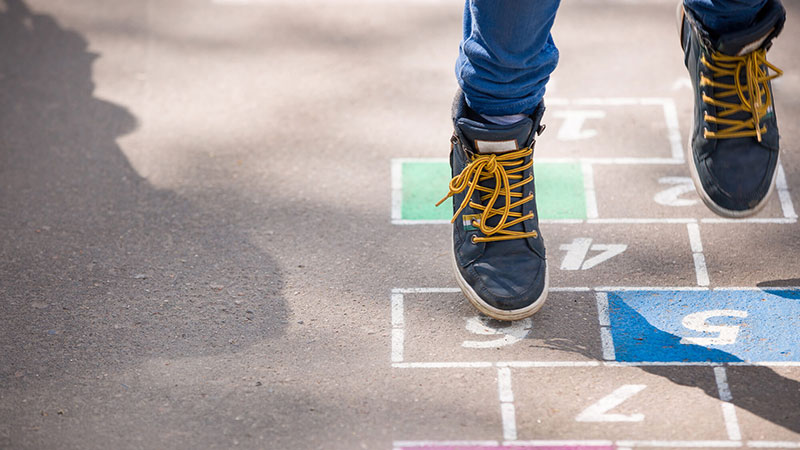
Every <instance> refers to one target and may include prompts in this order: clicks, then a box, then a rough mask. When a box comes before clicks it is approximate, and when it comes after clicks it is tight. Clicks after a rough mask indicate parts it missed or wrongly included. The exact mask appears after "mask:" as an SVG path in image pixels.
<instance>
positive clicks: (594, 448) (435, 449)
mask: <svg viewBox="0 0 800 450" xmlns="http://www.w3.org/2000/svg"><path fill="white" fill-rule="evenodd" d="M400 449H401V450H614V447H609V446H607V445H600V446H598V445H556V446H552V445H549V446H546V447H538V446H524V447H523V446H513V447H509V446H501V447H496V446H494V447H483V446H467V447H464V446H456V447H453V446H428V447H400Z"/></svg>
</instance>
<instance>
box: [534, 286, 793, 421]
mask: <svg viewBox="0 0 800 450" xmlns="http://www.w3.org/2000/svg"><path fill="white" fill-rule="evenodd" d="M770 293H774V294H776V295H779V294H778V293H779V291H770ZM796 295H797V293H796V292H795V297H793V298H796ZM619 305H622V306H619ZM617 308H621V310H618V311H616V313H618V314H619V316H621V317H624V319H625V322H626V323H625V330H626V331H632V335H631V336H630V337H629V338H628V339H626V340H625V341H624V342H619V341H617V340H615V341H614V346H615V351H616V359H617V361H621V362H632V363H637V362H655V363H656V364H657V363H667V362H689V363H691V362H712V363H720V364H723V363H734V364H735V363H737V362H742V359H741V358H739V357H738V356H736V355H733V354H731V353H728V352H725V351H722V350H718V349H713V348H708V347H705V346H701V345H695V344H682V343H681V337H680V336H677V335H674V334H671V333H668V332H665V331H663V330H660V329H658V328H656V327H654V326H653V325H652V324H650V323H649V322H648V320H647V319H646V318H645V317H644V316H642V315H641V314H639V313H638V312H637V311H636V310H634V309H633V308H630V307H629V306H627V305H626V304H625V303H624V302H617ZM616 313H615V314H616ZM547 346H548V347H549V348H552V349H555V350H564V351H571V352H575V353H579V354H583V355H584V356H586V357H588V358H591V359H602V358H601V357H600V355H597V354H593V353H591V352H587V351H586V349H587V346H585V345H582V344H581V343H578V342H574V341H568V340H565V339H557V340H548V341H547ZM637 346H641V348H636V347H637ZM653 349H658V350H657V354H655V353H656V352H655V351H654V350H653ZM640 368H641V370H643V371H645V372H647V373H651V374H654V375H658V376H661V377H664V378H666V379H668V380H669V381H671V382H672V383H675V384H679V385H682V386H689V387H696V388H699V389H702V390H703V391H704V392H705V394H706V395H708V396H709V397H713V398H720V393H719V389H718V386H717V384H716V382H715V375H714V369H713V367H707V366H706V367H703V366H699V367H698V366H657V365H648V366H641V367H640ZM726 372H727V378H728V384H729V387H730V391H731V393H732V396H733V400H732V401H731V403H733V404H734V405H736V406H738V407H740V408H742V409H744V410H747V411H749V412H751V413H753V414H755V415H757V416H758V417H761V418H763V419H765V420H767V421H769V422H772V423H774V424H776V425H779V426H781V427H784V428H786V429H788V430H791V431H793V432H795V433H800V409H798V407H797V405H800V381H797V380H793V379H791V378H787V377H784V376H782V375H781V374H779V373H777V372H776V371H775V370H774V369H772V368H770V367H765V366H737V365H732V366H727V367H726ZM751 431H753V432H754V431H755V430H751Z"/></svg>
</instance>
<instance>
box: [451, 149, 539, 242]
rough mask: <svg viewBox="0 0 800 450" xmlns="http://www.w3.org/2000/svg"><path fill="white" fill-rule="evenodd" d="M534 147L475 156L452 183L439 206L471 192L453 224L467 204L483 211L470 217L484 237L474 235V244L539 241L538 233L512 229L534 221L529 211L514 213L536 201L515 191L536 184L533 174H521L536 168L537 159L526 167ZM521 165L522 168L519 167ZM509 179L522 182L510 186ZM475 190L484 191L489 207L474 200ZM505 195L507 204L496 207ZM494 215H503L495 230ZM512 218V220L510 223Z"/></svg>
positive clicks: (455, 216)
mask: <svg viewBox="0 0 800 450" xmlns="http://www.w3.org/2000/svg"><path fill="white" fill-rule="evenodd" d="M532 154H533V150H532V149H531V148H523V149H520V150H515V151H512V152H508V153H501V154H493V153H492V154H485V155H482V154H477V155H473V156H472V161H471V162H470V163H469V164H467V167H464V170H462V171H461V173H460V174H459V175H457V176H456V177H454V178H453V179H452V180H450V192H449V193H448V194H447V195H446V196H445V197H444V198H443V199H441V200H439V202H438V203H437V204H436V206H439V205H441V204H442V203H443V202H444V201H445V200H447V199H448V198H450V197H452V196H453V195H455V194H458V193H461V192H464V190H467V194H466V195H465V197H464V201H462V202H461V206H460V207H459V208H458V210H457V211H456V213H455V214H453V218H452V220H450V222H451V223H452V222H455V220H456V219H457V218H458V215H459V214H460V213H461V211H462V210H463V209H464V208H466V206H467V205H469V206H470V208H473V209H477V210H478V211H481V214H480V218H469V221H470V225H472V226H474V227H476V228H478V229H479V230H480V231H481V233H483V234H484V236H473V238H472V242H491V241H504V240H508V239H523V238H528V237H532V238H536V237H537V236H539V233H537V232H536V231H531V232H524V231H514V230H508V228H509V227H512V226H514V225H516V224H518V223H520V222H522V221H525V220H528V219H532V218H533V212H528V213H527V214H525V215H523V214H522V213H520V212H514V211H512V209H514V208H517V207H518V206H520V205H524V204H525V203H527V202H529V201H531V200H533V194H530V195H528V196H527V197H525V198H521V197H522V192H514V190H515V189H518V188H521V187H522V186H524V185H525V184H526V183H530V182H532V181H533V175H531V176H528V177H527V178H525V179H522V178H523V176H522V174H521V173H520V172H523V171H525V170H527V169H528V168H530V167H533V159H531V161H530V162H528V163H527V164H523V163H524V161H525V157H527V156H529V155H532ZM516 166H519V167H516ZM492 178H494V180H495V187H494V188H487V187H484V186H481V185H480V184H479V183H480V182H482V181H486V180H490V179H492ZM509 180H521V181H517V182H516V183H514V184H510V181H509ZM475 191H479V192H483V194H482V195H481V197H480V199H481V202H482V203H483V202H486V201H487V200H488V202H486V206H484V205H480V204H477V203H475V202H472V201H470V199H471V198H472V194H473V193H474V192H475ZM501 195H502V196H503V197H504V199H505V203H504V204H503V206H501V207H499V208H495V203H496V202H497V199H498V198H500V196H501ZM512 198H521V199H520V200H517V201H516V202H513V203H512V201H511V199H512ZM494 216H500V221H499V222H498V223H497V225H495V226H494V227H489V226H488V225H487V223H488V220H489V219H490V218H492V217H494ZM509 217H511V218H512V220H508V218H509Z"/></svg>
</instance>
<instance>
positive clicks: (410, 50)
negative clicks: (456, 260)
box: [0, 0, 800, 450]
mask: <svg viewBox="0 0 800 450" xmlns="http://www.w3.org/2000/svg"><path fill="white" fill-rule="evenodd" d="M785 5H786V7H787V10H788V17H787V26H786V29H785V30H784V32H783V34H782V35H781V36H780V37H779V38H778V39H777V40H776V41H775V44H774V47H773V49H772V50H771V51H770V53H769V59H770V61H771V62H773V63H774V64H775V65H777V66H778V67H780V68H781V69H783V70H784V72H785V74H784V76H783V77H781V78H779V79H778V80H777V81H776V82H775V83H774V89H775V97H776V100H775V107H776V112H777V115H778V120H779V124H780V126H781V139H782V140H781V144H782V156H781V169H780V173H779V177H778V185H777V189H776V191H775V192H774V195H773V196H772V198H771V199H770V202H769V204H768V205H767V207H766V208H765V209H764V211H762V212H761V213H759V214H758V215H757V216H755V217H754V218H752V219H748V220H740V221H727V220H721V219H719V218H717V217H716V216H714V215H713V213H711V212H710V211H708V210H707V209H706V208H705V207H704V206H703V204H702V202H701V201H700V200H699V198H698V197H697V195H696V194H695V193H694V191H693V189H692V188H691V184H690V183H691V181H690V180H689V178H688V177H689V176H690V175H689V171H688V167H687V166H686V164H685V163H684V151H685V145H686V139H687V136H688V133H689V127H690V120H691V119H690V116H691V111H692V99H691V90H690V88H689V85H688V78H687V75H686V71H685V68H684V66H683V63H682V59H683V54H682V52H681V50H680V46H679V43H678V36H677V31H676V27H675V18H674V16H675V4H674V3H673V2H672V1H671V0H670V1H662V0H644V1H635V0H630V1H625V0H608V1H601V0H597V1H594V0H565V1H564V3H563V5H562V7H561V9H560V11H559V13H558V17H557V20H556V25H555V29H554V31H553V33H554V38H555V40H556V43H557V45H558V46H559V49H560V51H561V60H560V64H559V67H558V68H557V70H556V72H555V74H554V76H553V79H552V82H551V83H550V85H549V87H548V92H547V96H546V98H545V102H546V103H547V105H548V111H547V113H546V115H545V120H544V122H545V123H546V124H547V125H548V127H547V130H546V131H545V133H544V134H543V135H542V136H541V138H540V139H539V141H538V143H537V146H536V160H537V163H536V164H537V165H536V177H537V195H538V197H539V202H540V203H539V204H540V212H541V215H542V220H543V225H542V234H543V237H544V239H545V243H546V246H547V250H548V258H549V259H548V260H549V263H550V267H551V268H552V269H551V278H550V283H551V291H550V295H549V297H548V301H547V303H546V305H545V307H544V308H543V309H542V310H541V311H540V312H539V313H538V314H537V315H535V316H534V317H533V318H532V319H529V320H524V321H520V322H517V323H513V324H506V323H500V322H495V321H491V320H488V319H486V318H484V317H482V316H479V315H478V313H477V312H476V311H474V310H473V309H472V307H471V306H470V305H469V303H468V302H467V301H466V300H465V299H464V297H463V296H462V295H461V294H460V293H459V291H458V289H457V287H456V286H457V285H456V282H455V279H454V277H453V274H452V268H451V265H450V256H449V252H450V249H449V243H450V228H449V225H447V219H448V218H449V217H448V216H449V213H448V209H447V208H448V207H447V206H443V207H442V208H444V209H442V208H439V209H436V208H433V207H432V203H433V202H435V201H437V200H438V199H439V198H440V197H442V196H444V195H445V194H446V193H447V181H448V179H449V178H448V176H447V163H446V160H445V158H446V157H447V153H448V151H449V138H450V134H451V132H452V128H451V124H450V104H451V101H452V96H453V94H454V92H455V90H456V83H455V79H454V75H453V64H454V61H455V58H456V54H457V49H458V43H459V38H460V34H461V17H462V11H461V8H462V7H463V4H462V2H460V1H457V0H440V1H435V0H415V1H400V0H397V1H393V0H302V1H299V0H298V1H292V0H162V1H152V0H148V1H144V0H143V1H125V2H107V1H100V0H81V1H74V0H71V1H66V0H0V448H9V449H55V448H58V449H139V448H141V449H184V448H185V449H200V448H208V449H229V448H243V449H360V448H364V449H386V450H390V449H404V450H405V449H412V448H414V449H439V450H445V449H449V450H454V449H457V450H478V449H483V450H489V449H492V450H494V449H500V448H515V449H526V448H527V449H531V448H536V449H590V448H592V449H606V448H617V449H627V448H663V449H677V448H689V447H691V448H741V447H745V448H800V334H798V333H797V330H798V327H800V287H798V286H800V258H798V256H797V255H798V251H800V225H798V223H797V214H796V211H797V210H796V209H795V208H798V207H800V203H797V202H798V193H799V192H800V158H799V157H798V156H797V154H796V150H797V149H798V145H797V143H796V142H797V140H798V139H800V127H798V120H797V119H798V118H800V44H798V43H799V42H800V27H798V26H796V23H797V21H798V20H800V3H799V2H797V1H795V0H785Z"/></svg>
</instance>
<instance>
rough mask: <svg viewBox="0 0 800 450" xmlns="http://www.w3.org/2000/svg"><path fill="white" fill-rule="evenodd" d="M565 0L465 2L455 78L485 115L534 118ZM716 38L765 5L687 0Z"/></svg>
mask: <svg viewBox="0 0 800 450" xmlns="http://www.w3.org/2000/svg"><path fill="white" fill-rule="evenodd" d="M559 3H560V0H466V4H465V6H464V36H463V39H462V41H461V45H460V46H459V56H458V60H457V62H456V78H457V79H458V84H459V85H460V86H461V89H462V90H463V91H464V94H465V96H466V99H467V104H468V105H469V106H470V107H471V108H472V109H474V110H475V111H477V112H478V113H480V114H484V115H491V116H501V115H511V114H530V113H532V112H533V110H534V109H535V108H536V105H538V104H539V102H540V101H541V100H542V98H543V97H544V91H545V85H546V84H547V80H549V79H550V74H551V73H552V72H553V70H554V69H555V68H556V64H558V49H557V48H556V45H555V43H554V42H553V37H552V36H551V35H550V29H551V28H552V26H553V22H554V21H555V18H556V11H557V10H558V5H559ZM684 4H685V5H686V7H688V8H690V9H691V10H692V11H693V12H695V13H696V15H697V16H698V17H699V18H700V20H701V21H702V22H703V24H704V25H705V26H706V27H707V28H709V29H710V30H713V31H715V32H717V33H726V32H728V31H732V30H734V29H736V28H740V27H746V26H748V25H750V24H751V23H752V22H753V20H754V19H755V16H756V13H757V12H758V11H759V10H760V9H761V8H762V7H763V6H764V4H766V0H684Z"/></svg>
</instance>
